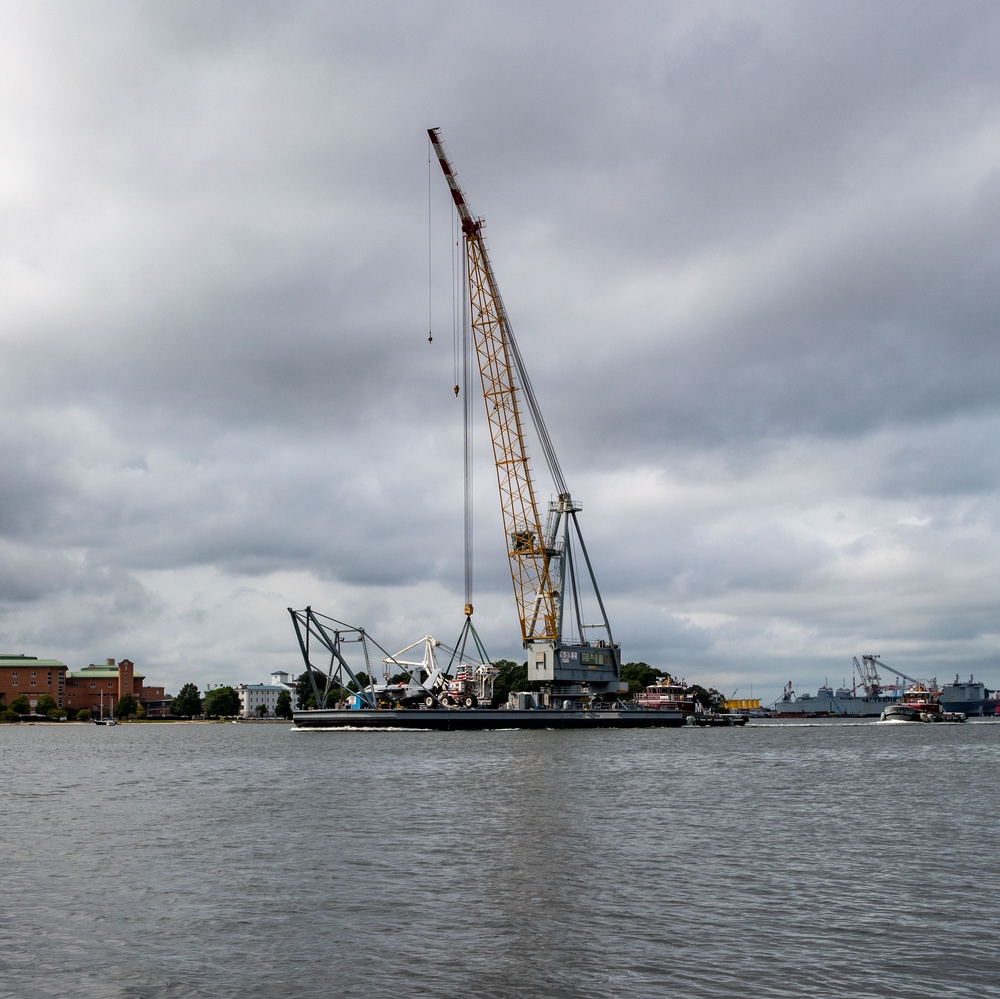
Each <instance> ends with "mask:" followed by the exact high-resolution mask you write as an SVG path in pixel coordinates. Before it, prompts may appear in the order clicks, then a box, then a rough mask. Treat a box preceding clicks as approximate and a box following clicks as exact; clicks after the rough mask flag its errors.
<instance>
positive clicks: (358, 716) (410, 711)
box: [292, 708, 686, 732]
mask: <svg viewBox="0 0 1000 999" xmlns="http://www.w3.org/2000/svg"><path fill="white" fill-rule="evenodd" d="M292 718H293V720H294V722H295V727H296V728H303V729H304V728H312V729H366V728H367V729H415V730H421V729H423V730H429V731H437V732H459V731H470V730H476V729H517V728H521V729H527V728H535V729H538V728H550V729H555V728H584V729H586V728H681V727H682V726H683V725H684V724H685V718H686V716H685V714H684V712H681V711H664V710H656V711H632V710H628V709H616V708H601V709H595V710H592V711H591V710H578V709H573V708H528V709H513V710H508V709H500V708H381V709H377V708H360V709H348V708H326V709H320V710H313V711H296V712H294V714H293V715H292Z"/></svg>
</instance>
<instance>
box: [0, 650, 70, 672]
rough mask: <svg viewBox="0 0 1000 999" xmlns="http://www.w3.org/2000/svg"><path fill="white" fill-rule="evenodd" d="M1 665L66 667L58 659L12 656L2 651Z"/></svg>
mask: <svg viewBox="0 0 1000 999" xmlns="http://www.w3.org/2000/svg"><path fill="white" fill-rule="evenodd" d="M0 666H34V667H35V668H36V669H66V668H67V666H66V664H65V663H61V662H59V660H58V659H38V658H37V657H36V656H11V655H7V654H6V653H0Z"/></svg>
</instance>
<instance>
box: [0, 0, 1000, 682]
mask: <svg viewBox="0 0 1000 999" xmlns="http://www.w3.org/2000/svg"><path fill="white" fill-rule="evenodd" d="M0 10H2V12H3V19H4V26H5V30H4V32H3V34H2V37H0V150H2V153H0V409H2V414H0V461H2V468H3V472H2V475H0V651H4V652H12V653H19V652H23V653H27V654H31V655H37V656H40V657H55V658H59V659H61V660H63V661H64V662H66V663H67V664H68V665H69V666H70V668H72V669H79V668H80V667H82V666H84V665H86V664H87V663H89V662H102V661H103V660H104V659H105V658H106V657H110V656H113V657H115V658H116V659H120V658H124V657H128V658H130V659H132V660H133V661H135V663H136V664H137V667H138V669H139V670H140V671H141V672H144V673H145V674H146V676H147V682H148V683H153V684H159V685H166V686H167V688H168V690H169V691H171V692H176V691H177V689H178V688H179V686H180V685H181V684H182V683H185V682H187V681H192V682H195V683H197V684H198V685H199V686H201V687H204V686H205V684H206V683H219V682H239V681H247V682H259V681H260V680H262V679H264V678H266V676H267V674H269V673H270V672H271V670H273V669H280V668H284V669H287V670H289V671H295V672H298V671H299V670H300V669H301V660H300V659H299V658H298V652H297V647H296V644H295V638H294V633H293V631H292V628H291V624H290V621H289V617H288V613H287V611H286V608H287V607H289V606H292V607H295V608H301V607H304V606H306V605H307V604H309V605H312V607H313V608H314V609H316V610H318V611H321V612H323V613H326V614H329V615H331V616H333V617H335V618H338V619H340V620H343V621H347V622H350V623H352V624H358V625H362V626H364V627H365V628H366V629H367V630H369V631H370V632H371V633H372V634H373V635H374V636H375V637H376V638H377V639H378V640H379V641H380V642H381V643H382V644H383V645H384V646H386V647H389V648H392V649H396V648H402V647H403V646H405V645H408V644H409V643H410V642H411V641H414V640H415V639H417V638H419V637H421V636H422V635H424V634H426V633H431V634H434V635H436V636H437V637H439V638H442V639H444V640H446V641H449V642H451V641H454V639H455V638H456V637H457V635H458V631H459V628H460V627H461V623H462V606H463V603H464V593H463V568H462V507H461V503H462V463H461V419H460V417H461V413H460V410H461V405H460V403H458V402H456V400H455V398H454V395H453V392H452V385H453V383H454V364H453V338H452V308H451V304H450V303H451V295H452V293H451V289H450V278H449V260H450V253H451V250H450V243H451V235H450V233H451V231H452V230H451V224H452V223H451V215H452V213H453V208H452V206H451V204H450V201H449V200H448V197H447V192H446V189H445V187H444V181H443V178H442V177H441V175H440V171H439V169H438V168H437V166H436V164H431V163H430V162H429V150H428V143H427V137H426V129H427V128H428V127H431V126H439V127H440V128H441V130H442V134H443V136H444V138H445V141H446V142H447V144H448V148H449V150H450V153H451V155H452V157H453V160H454V163H455V166H456V168H457V170H458V172H459V175H460V177H461V180H462V183H463V185H464V188H465V191H466V194H467V196H468V199H469V201H470V204H471V205H472V208H473V211H474V212H475V213H476V214H478V215H481V216H483V217H485V218H486V220H487V223H488V229H487V236H488V239H489V244H490V249H491V253H492V257H493V261H494V266H495V269H496V273H497V277H498V279H499V283H500V287H501V291H502V293H503V296H504V301H505V304H506V306H507V309H508V312H509V313H510V316H511V319H512V322H513V325H514V328H515V330H516V332H517V336H518V340H519V343H520V346H521V350H522V353H523V354H524V357H525V361H526V363H527V365H528V368H529V370H530V373H531V377H532V381H533V383H534V386H535V389H536V391H537V393H538V395H539V398H540V400H541V403H542V407H543V410H544V412H545V416H546V420H547V422H548V426H549V430H550V433H551V435H552V437H553V440H554V443H555V447H556V450H557V452H558V454H559V457H560V460H561V464H562V467H563V471H564V473H565V475H566V478H567V480H568V482H569V485H570V488H571V490H572V492H573V495H574V497H575V498H577V499H578V500H580V501H581V502H582V503H583V505H584V512H583V514H581V524H582V526H583V528H584V531H585V533H586V537H587V540H588V545H589V547H590V550H591V555H592V557H593V560H594V562H595V564H596V567H597V571H598V575H599V578H600V582H601V585H602V589H603V592H604V596H605V599H606V602H607V605H608V610H609V614H610V617H611V621H612V625H613V628H614V632H615V637H616V638H617V639H618V640H619V641H620V642H621V644H622V651H623V658H624V659H625V661H639V660H643V661H646V662H649V663H651V664H653V665H656V666H662V667H663V668H664V669H670V670H672V671H675V672H676V673H679V674H680V675H682V676H685V677H686V678H687V679H688V680H689V681H691V682H698V683H702V684H705V685H706V686H715V687H717V688H719V689H721V690H724V691H725V692H726V693H728V694H732V693H733V692H734V691H736V690H738V691H739V696H751V687H752V694H753V696H759V697H761V698H763V699H765V700H773V699H774V698H775V697H777V696H778V694H779V693H780V690H781V687H782V686H783V685H784V684H785V682H786V681H788V680H792V681H793V682H794V683H795V686H796V688H797V689H799V690H800V691H808V690H812V689H814V688H815V687H816V686H818V685H819V684H820V683H821V682H823V681H824V680H825V679H828V680H829V681H830V682H831V683H832V684H834V685H839V684H840V683H841V682H842V681H843V680H844V679H848V680H849V679H850V675H851V659H852V657H853V656H858V657H859V658H860V656H861V655H862V654H863V653H869V652H874V653H878V654H880V655H881V657H882V659H883V660H884V661H885V662H886V663H888V664H890V665H891V666H895V667H897V668H899V669H900V670H902V671H903V672H905V673H908V674H910V675H917V676H923V675H937V676H938V677H939V678H940V679H942V680H945V679H952V678H953V677H954V674H955V673H961V674H963V675H967V674H969V673H974V674H975V675H976V677H977V678H979V679H983V680H984V681H986V682H987V683H988V684H989V685H997V686H1000V639H998V619H997V611H998V606H997V605H998V598H997V580H998V577H1000V518H998V511H997V496H998V485H1000V461H998V451H997V440H998V437H1000V337H998V335H997V332H998V331H997V326H998V316H1000V308H998V306H1000V280H998V278H997V272H998V269H1000V62H998V60H997V51H998V46H1000V5H998V4H996V3H994V2H992V0H989V2H963V0H952V2H933V3H932V2H920V0H906V2H902V0H899V2H897V0H887V2H872V0H864V2H853V0H846V2H845V0H838V2H836V3H834V2H822V0H818V2H799V0H794V2H781V0H776V2H761V3H755V4H747V3H743V2H728V0H720V2H712V0H690V2H688V0H683V2H675V0H655V2H625V3H616V4H611V3H597V2H559V0H555V2H547V3H545V4H540V3H527V2H518V0H514V2H512V0H505V2H503V3H499V2H496V3H490V2H480V3H476V2H468V0H464V2H461V3H459V2H450V0H440V2H426V3H414V2H410V0H408V2H399V3H392V2H389V3H385V2H379V3H374V4H358V5H355V6H354V8H353V9H352V8H350V7H349V6H348V5H347V4H332V3H327V2H296V0H286V2H281V3H278V2H253V0H238V2H231V3H230V2H204V0H192V2H178V0H169V2H167V0H161V2H141V0H129V2H113V0H111V2H99V0H89V2H88V3H86V4H79V3H74V2H69V0H65V2H45V0H28V2H20V0H0ZM429 276H430V280H429ZM429 283H430V284H432V285H433V290H432V291H429ZM429 324H432V325H433V329H434V341H433V343H428V340H427V333H428V326H429ZM477 415H478V410H477ZM533 454H535V455H538V457H539V459H540V453H539V451H538V449H537V448H535V449H534V450H533ZM476 462H477V464H476V491H477V502H476V538H477V568H476V580H477V588H476V592H475V594H474V597H475V605H476V621H477V624H478V627H479V630H480V632H481V633H482V635H483V638H484V640H485V642H486V645H487V648H488V650H489V652H490V653H491V655H492V656H493V657H495V658H514V659H517V660H518V661H521V660H522V659H523V656H524V653H523V650H522V649H521V648H520V644H519V637H518V636H519V630H518V625H517V621H516V618H515V610H514V599H513V595H512V593H511V588H510V580H509V577H508V575H507V567H506V560H505V557H504V555H503V551H502V548H501V543H502V538H501V534H502V526H501V521H500V513H499V505H498V502H497V499H496V497H495V496H494V489H495V486H494V482H493V478H492V476H493V472H492V466H491V463H490V455H489V454H488V452H487V451H485V450H480V451H479V452H478V454H477V458H476ZM534 465H535V468H536V470H537V471H538V473H539V477H540V478H541V477H542V470H543V468H544V465H543V463H542V462H541V461H540V460H537V461H535V462H534ZM551 488H552V487H551V484H550V483H549V482H547V481H541V482H540V483H539V492H540V493H541V495H542V497H543V498H545V499H547V498H548V496H549V495H550V493H551Z"/></svg>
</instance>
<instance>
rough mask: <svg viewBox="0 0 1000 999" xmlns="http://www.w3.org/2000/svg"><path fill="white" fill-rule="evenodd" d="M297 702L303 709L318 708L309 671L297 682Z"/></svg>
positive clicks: (300, 675) (301, 674)
mask: <svg viewBox="0 0 1000 999" xmlns="http://www.w3.org/2000/svg"><path fill="white" fill-rule="evenodd" d="M295 700H296V701H298V703H299V706H300V707H303V708H315V707H316V695H315V694H314V693H313V688H312V681H311V680H310V679H309V670H306V671H305V672H304V673H300V674H299V677H298V679H297V680H296V681H295Z"/></svg>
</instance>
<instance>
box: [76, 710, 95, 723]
mask: <svg viewBox="0 0 1000 999" xmlns="http://www.w3.org/2000/svg"><path fill="white" fill-rule="evenodd" d="M90 718H91V715H90V708H80V710H79V711H77V713H76V716H75V717H74V719H73V720H74V721H84V722H86V721H90Z"/></svg>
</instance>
